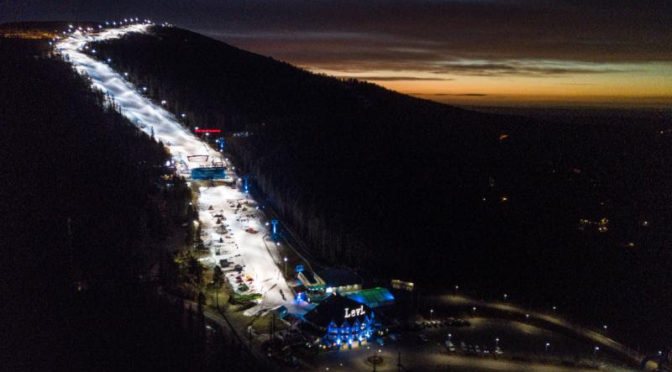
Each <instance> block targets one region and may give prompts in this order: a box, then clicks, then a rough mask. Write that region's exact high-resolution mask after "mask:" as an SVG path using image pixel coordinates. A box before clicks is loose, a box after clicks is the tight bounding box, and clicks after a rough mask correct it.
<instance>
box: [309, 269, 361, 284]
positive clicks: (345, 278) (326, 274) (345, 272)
mask: <svg viewBox="0 0 672 372" xmlns="http://www.w3.org/2000/svg"><path fill="white" fill-rule="evenodd" d="M317 275H318V276H319V277H320V278H322V280H324V282H325V283H327V286H328V287H340V286H344V285H354V284H362V278H361V277H360V276H359V275H357V273H355V272H354V271H352V270H350V269H346V268H337V267H332V268H329V269H325V270H321V271H319V272H318V273H317Z"/></svg>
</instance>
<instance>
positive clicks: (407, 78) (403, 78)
mask: <svg viewBox="0 0 672 372" xmlns="http://www.w3.org/2000/svg"><path fill="white" fill-rule="evenodd" d="M339 77H341V78H346V79H357V80H366V81H450V80H455V79H451V78H441V77H418V76H339Z"/></svg>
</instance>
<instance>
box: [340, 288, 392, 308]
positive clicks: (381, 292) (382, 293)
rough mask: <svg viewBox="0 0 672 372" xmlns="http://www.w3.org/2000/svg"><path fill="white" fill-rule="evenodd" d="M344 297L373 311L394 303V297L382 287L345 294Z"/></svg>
mask: <svg viewBox="0 0 672 372" xmlns="http://www.w3.org/2000/svg"><path fill="white" fill-rule="evenodd" d="M344 296H345V297H347V298H349V299H351V300H353V301H357V302H359V303H360V304H365V305H366V306H368V307H370V308H374V309H375V308H377V307H380V306H386V305H392V304H393V303H394V295H392V293H391V292H390V291H388V290H387V288H383V287H376V288H370V289H363V290H361V291H355V292H350V293H346V294H345V295H344Z"/></svg>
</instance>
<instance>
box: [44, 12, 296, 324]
mask: <svg viewBox="0 0 672 372" xmlns="http://www.w3.org/2000/svg"><path fill="white" fill-rule="evenodd" d="M149 26H150V25H149V24H135V25H129V26H125V27H121V28H111V29H104V30H102V31H100V32H97V33H85V32H82V31H74V32H72V33H71V34H69V35H68V36H67V37H65V38H63V39H62V40H60V41H58V42H57V43H56V50H57V51H58V52H59V53H60V54H61V55H63V56H64V57H66V58H67V59H68V60H69V61H70V62H71V63H72V64H73V65H74V67H75V68H76V70H77V71H78V72H79V73H80V74H83V75H86V76H89V77H90V78H91V80H92V85H93V87H94V88H96V89H99V90H101V91H102V92H103V93H106V94H108V95H109V96H110V97H111V99H112V100H113V101H114V103H115V104H116V105H118V106H119V109H120V112H121V113H122V114H123V115H124V116H126V117H127V118H128V119H130V120H131V121H132V122H133V123H135V124H136V125H137V126H138V127H139V128H140V129H141V130H143V131H144V132H145V133H147V134H152V132H153V135H154V137H155V138H156V139H157V140H160V141H161V142H163V143H164V144H165V145H166V146H167V147H168V149H169V150H170V153H171V155H172V156H173V159H174V160H175V161H176V163H179V162H180V161H183V162H184V163H186V164H187V165H188V167H189V168H192V167H194V166H199V165H203V164H202V163H201V164H199V163H196V162H189V160H188V156H192V155H208V156H209V158H210V160H212V159H217V160H219V159H220V153H218V152H217V151H215V150H214V149H212V148H210V147H209V146H208V145H207V144H206V143H204V142H203V141H201V140H200V139H199V138H198V137H196V136H195V135H194V134H193V133H191V132H190V131H189V130H188V129H186V128H185V127H183V126H182V125H181V124H180V123H179V122H178V120H177V118H176V117H175V116H174V115H173V114H171V113H170V112H168V111H166V110H165V109H164V108H162V107H161V106H160V105H157V104H155V103H153V102H152V101H151V100H150V99H148V98H147V97H145V96H143V95H142V94H141V93H139V92H138V91H137V90H136V89H137V88H136V87H135V86H134V85H133V84H131V83H130V82H128V81H126V80H124V78H123V77H122V74H121V73H118V72H116V71H114V70H113V69H112V68H111V67H110V66H109V65H107V64H105V63H103V62H100V61H98V60H96V59H93V58H91V57H89V56H88V55H87V54H86V53H84V52H83V50H84V49H83V48H85V47H86V48H88V46H86V44H87V43H88V42H92V41H100V40H109V39H115V38H119V37H121V36H123V35H124V34H126V33H130V32H147V30H148V28H149ZM91 53H94V51H93V50H91ZM223 163H224V164H226V162H224V161H223ZM230 168H231V167H230ZM227 178H228V179H229V180H231V179H236V178H237V177H236V175H235V173H234V172H233V171H232V169H229V170H228V171H227ZM238 203H242V204H244V205H246V206H247V208H249V212H247V213H245V212H246V211H242V208H236V206H237V205H238ZM198 204H199V209H200V214H199V219H200V221H201V231H202V239H203V240H204V244H205V246H206V247H208V248H209V249H210V255H209V256H208V257H205V258H204V259H202V260H201V261H202V262H203V263H204V264H206V265H209V266H214V265H215V264H217V263H218V262H219V260H220V259H224V258H226V259H229V261H231V262H233V263H234V264H239V265H241V266H243V267H244V269H243V272H242V276H243V278H252V279H253V280H252V281H251V282H248V283H247V284H249V287H250V290H249V291H248V292H253V291H254V292H258V293H262V294H263V299H262V302H261V304H259V305H258V306H255V307H254V308H252V309H248V310H247V311H246V312H245V313H246V314H247V315H252V314H254V313H257V312H260V311H266V310H268V309H272V308H275V307H278V306H280V305H285V306H287V307H288V308H289V309H290V311H293V312H302V310H301V309H300V308H298V307H297V306H296V305H295V303H294V301H293V294H292V291H291V290H290V289H289V287H288V285H287V283H286V281H285V279H284V277H283V275H282V273H281V272H280V269H279V267H278V265H277V263H279V262H281V261H280V260H281V258H280V257H279V254H278V251H277V247H276V246H275V245H274V244H268V239H267V236H268V230H267V229H266V226H265V224H264V223H262V220H263V219H264V216H263V214H261V213H260V212H258V211H257V210H256V208H255V207H253V206H254V205H256V203H255V202H254V201H253V200H252V199H251V198H250V197H249V195H247V194H244V193H243V192H241V191H240V190H238V189H237V188H232V187H230V186H227V185H213V186H202V187H200V193H199V200H198ZM211 207H212V208H211ZM217 214H221V215H223V216H224V218H221V219H223V220H224V222H223V223H221V224H217V219H218V217H216V216H215V215H217ZM224 224H226V225H227V226H226V230H223V226H222V225H224ZM250 227H253V228H254V229H255V231H257V233H250V232H247V231H246V229H248V228H250ZM227 279H229V281H230V282H231V283H232V284H233V285H234V288H237V287H238V285H239V284H238V283H237V281H236V278H235V277H234V276H233V273H227ZM283 296H284V299H283Z"/></svg>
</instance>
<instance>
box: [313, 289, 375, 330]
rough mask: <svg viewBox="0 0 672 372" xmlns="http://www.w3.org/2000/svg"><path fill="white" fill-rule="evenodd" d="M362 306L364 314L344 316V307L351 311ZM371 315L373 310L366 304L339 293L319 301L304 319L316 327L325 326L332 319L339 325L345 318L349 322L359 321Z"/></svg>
mask: <svg viewBox="0 0 672 372" xmlns="http://www.w3.org/2000/svg"><path fill="white" fill-rule="evenodd" d="M362 306H363V310H364V314H362V315H360V316H354V317H352V316H351V317H348V318H346V317H345V314H346V310H345V309H348V311H351V310H355V309H359V308H361V307H362ZM372 315H373V312H372V311H371V309H370V308H369V307H368V306H367V305H366V304H361V303H359V302H356V301H353V300H351V299H349V298H347V297H343V296H340V295H333V296H329V297H327V298H326V299H325V300H324V301H322V302H320V304H319V305H317V307H315V308H314V309H313V310H311V311H309V312H308V313H306V315H305V316H304V319H305V320H306V321H308V322H310V323H312V324H314V325H316V326H318V327H323V328H327V326H328V325H329V323H331V322H332V321H333V322H334V323H336V324H337V325H339V326H340V325H341V324H343V322H345V321H346V320H348V321H349V322H350V323H352V322H354V320H355V319H357V320H358V321H360V322H361V321H362V320H363V319H364V318H365V317H369V319H370V318H371V317H372Z"/></svg>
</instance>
